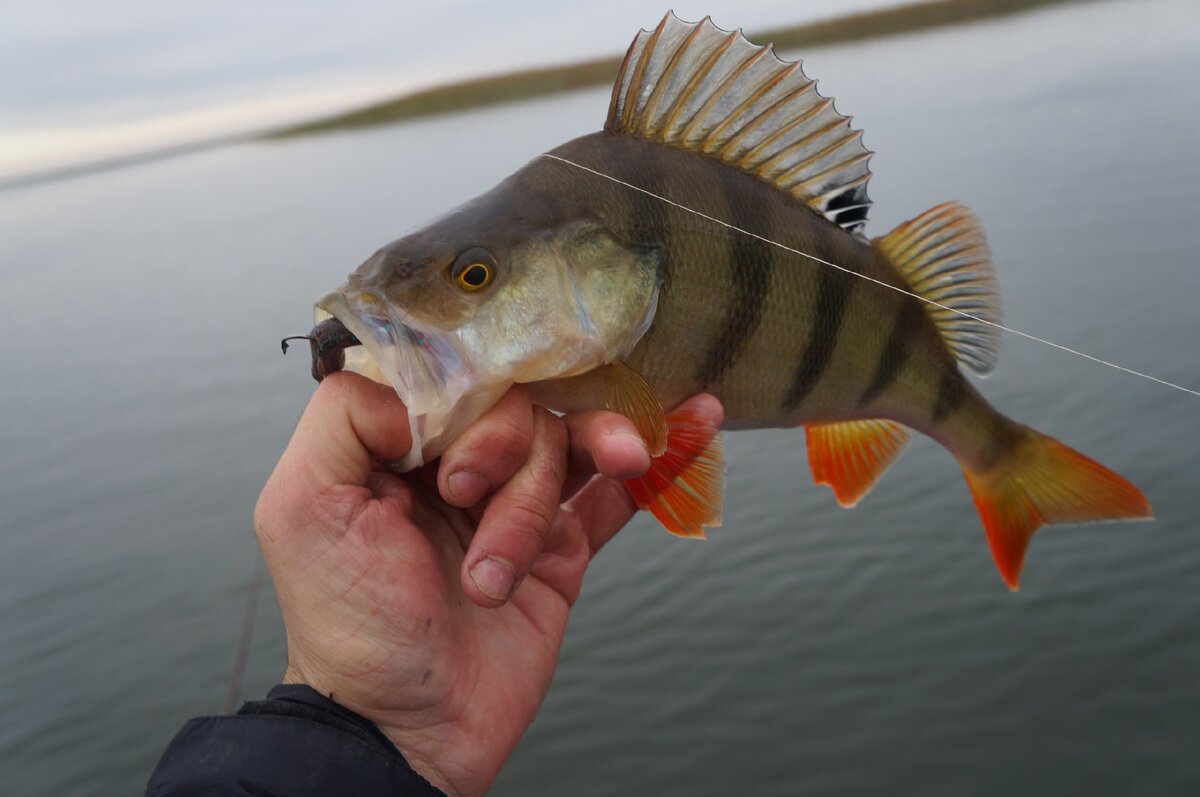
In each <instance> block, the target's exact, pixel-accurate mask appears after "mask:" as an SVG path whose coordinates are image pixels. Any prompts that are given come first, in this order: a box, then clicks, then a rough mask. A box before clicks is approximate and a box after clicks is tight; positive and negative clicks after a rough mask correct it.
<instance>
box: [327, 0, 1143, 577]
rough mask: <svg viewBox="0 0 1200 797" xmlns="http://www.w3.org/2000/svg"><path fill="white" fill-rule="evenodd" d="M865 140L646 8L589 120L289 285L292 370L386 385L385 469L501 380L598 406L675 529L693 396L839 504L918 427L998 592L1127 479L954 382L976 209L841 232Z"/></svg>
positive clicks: (693, 483) (749, 52)
mask: <svg viewBox="0 0 1200 797" xmlns="http://www.w3.org/2000/svg"><path fill="white" fill-rule="evenodd" d="M870 157H871V153H870V152H869V151H868V150H867V149H866V148H865V147H863V145H862V142H861V133H860V132H859V131H856V130H853V129H852V128H851V127H850V121H849V119H848V118H847V117H844V116H842V115H840V114H839V113H838V112H837V111H836V110H835V109H834V106H833V102H832V100H831V99H828V98H824V97H822V96H821V95H820V94H818V93H817V91H816V89H815V84H814V83H813V81H811V80H809V79H808V78H807V77H806V76H805V75H804V73H803V70H802V69H800V66H799V64H789V63H785V62H783V61H781V60H779V59H778V58H777V57H775V55H774V53H773V52H772V51H771V49H770V47H769V46H768V47H756V46H755V45H753V44H751V43H750V42H748V41H747V40H746V39H745V38H744V37H742V36H741V35H740V34H739V33H729V32H727V31H722V30H720V29H719V28H717V27H716V26H715V25H713V24H712V22H711V21H709V20H707V19H706V20H703V21H701V22H698V23H686V22H682V21H681V20H679V19H678V18H676V17H675V16H674V15H672V14H670V13H668V14H667V16H665V17H664V18H663V20H662V22H661V23H660V24H659V26H658V27H657V28H655V29H654V31H642V32H640V33H639V34H638V35H637V37H636V38H635V39H634V41H633V44H632V45H631V46H630V48H629V51H628V53H627V54H626V56H625V59H624V61H623V62H622V64H621V67H620V69H619V70H618V73H617V77H616V82H615V84H614V87H613V93H612V100H611V103H610V107H609V115H608V119H607V121H606V123H605V126H604V129H603V130H602V131H601V132H598V133H594V134H591V135H587V136H583V137H580V138H577V139H575V140H573V141H569V142H567V143H565V144H563V145H562V146H560V147H558V148H557V149H555V150H553V151H552V152H550V153H547V156H546V157H538V158H535V159H534V160H533V161H531V162H530V163H529V164H527V165H526V166H524V167H523V168H521V169H520V170H518V171H517V172H516V173H514V174H513V175H512V176H510V177H509V178H508V179H506V180H505V181H503V182H502V183H501V184H500V185H498V186H496V187H495V188H493V189H492V190H491V191H488V192H486V193H484V194H482V195H480V196H479V197H477V198H476V199H474V200H472V201H470V202H468V203H466V204H465V205H463V206H462V207H460V208H457V209H456V210H454V211H452V212H451V213H449V214H447V215H445V216H443V217H441V218H439V219H437V220H435V221H433V222H431V223H430V224H428V225H427V226H425V227H423V228H421V229H419V230H417V231H416V232H413V233H411V234H409V235H407V236H405V237H404V238H401V239H399V240H397V241H394V242H392V243H391V244H388V245H386V246H384V247H383V248H381V249H380V250H379V251H377V252H376V253H375V254H374V255H373V256H372V257H371V258H369V259H368V260H367V262H365V263H364V264H363V265H362V266H360V267H359V269H358V270H357V271H356V272H355V273H354V274H352V275H351V276H350V278H349V279H348V280H347V282H346V284H345V285H343V286H342V287H341V288H339V289H338V290H336V291H334V292H332V293H330V294H328V295H327V296H325V297H324V298H322V299H321V300H320V301H319V302H318V303H317V321H318V324H317V326H316V327H314V329H313V332H312V333H311V335H310V341H311V344H312V348H313V357H314V366H313V367H314V375H315V376H317V378H318V379H320V378H322V377H323V376H324V374H325V373H327V372H328V371H330V370H336V368H337V367H339V365H341V363H342V362H343V359H344V363H345V367H346V368H347V369H350V370H356V371H358V372H360V373H362V374H365V375H368V376H371V377H372V378H375V379H379V380H381V381H386V382H388V383H390V384H392V385H394V386H395V388H396V391H397V393H398V394H399V395H400V398H401V399H402V400H403V401H404V403H405V405H406V407H407V408H408V413H409V420H410V428H411V432H412V439H413V443H414V444H413V447H412V450H411V451H410V452H409V453H408V454H407V455H406V456H405V458H404V459H403V460H402V461H401V462H399V463H394V465H393V466H394V467H396V468H398V469H400V470H404V469H408V468H411V467H415V466H418V465H421V464H423V463H424V462H427V461H429V460H430V459H432V458H434V457H437V456H438V455H439V454H440V453H441V452H443V451H444V450H445V449H446V447H447V446H449V445H450V444H452V443H453V441H454V439H455V438H456V437H457V436H458V435H459V434H461V433H462V431H463V430H464V429H465V428H466V427H467V426H468V425H469V424H470V423H472V422H473V421H474V420H475V419H477V418H478V417H479V416H480V415H481V414H482V413H484V412H486V411H487V409H488V408H489V407H490V406H491V405H492V404H494V403H495V401H497V400H498V399H499V397H500V396H501V395H502V394H503V393H504V391H505V390H507V389H508V388H509V387H510V386H511V385H512V384H514V383H518V382H519V383H525V384H527V385H528V386H529V389H530V391H531V393H532V395H533V396H534V399H535V401H537V402H538V403H541V404H544V405H546V406H548V407H551V408H552V409H557V410H560V411H564V412H570V411H577V410H594V409H601V408H606V409H610V410H613V411H616V412H621V413H623V414H625V415H626V416H627V417H629V419H630V420H631V421H632V422H633V424H634V426H635V428H636V429H637V430H638V432H639V433H640V434H641V435H642V437H643V439H644V440H645V441H646V445H647V450H648V452H649V453H650V454H651V463H650V470H649V471H648V472H647V473H646V474H645V475H644V476H641V477H639V478H636V479H630V480H628V481H627V482H626V487H627V489H628V492H629V494H630V496H631V497H632V498H633V500H634V501H635V502H636V503H637V504H638V506H640V507H642V508H644V509H648V510H649V511H651V512H653V513H654V515H655V517H657V518H658V519H659V520H660V521H661V522H662V524H663V525H664V526H665V527H666V528H667V529H668V530H670V531H671V532H673V533H675V534H678V535H681V536H688V537H701V536H703V535H704V529H705V528H706V527H710V528H711V527H713V526H717V525H720V522H721V507H722V504H723V469H724V459H723V455H722V453H721V445H720V439H719V436H718V432H717V430H716V429H713V428H712V426H711V424H710V423H708V422H707V421H705V420H704V419H703V418H702V417H700V416H697V415H696V414H695V413H694V411H691V410H689V409H688V408H687V407H688V405H686V404H684V405H683V406H682V407H679V406H678V405H680V404H681V403H682V402H684V400H685V399H687V398H688V397H689V396H692V395H694V394H696V393H699V392H709V393H712V394H714V395H715V396H716V397H717V398H719V399H720V400H721V403H722V405H723V406H724V409H725V418H726V422H725V428H728V429H744V428H761V427H781V428H789V427H803V429H804V435H805V439H806V442H807V449H808V459H809V465H810V467H811V470H812V475H813V479H814V481H816V482H818V483H819V484H824V485H827V486H829V487H830V488H831V489H832V490H833V493H834V496H835V498H836V499H837V501H838V502H839V503H840V504H842V505H843V506H853V505H854V504H855V503H857V502H858V501H859V500H861V499H862V498H863V497H864V496H865V495H866V494H867V493H868V492H869V491H870V489H871V487H872V486H873V484H874V483H875V481H876V480H877V479H878V477H879V476H880V474H881V473H882V472H883V471H884V470H885V469H886V468H887V467H888V465H889V464H890V463H891V462H892V461H893V460H894V459H895V458H896V456H897V455H898V454H899V453H900V451H901V450H902V449H903V447H904V445H905V443H906V442H907V440H908V438H909V436H910V431H909V430H910V429H912V430H916V431H919V432H922V433H924V434H926V435H928V436H930V437H932V438H934V439H935V440H936V441H937V442H939V443H941V444H942V445H943V446H944V447H945V448H946V449H947V450H948V451H949V452H950V453H951V454H952V455H953V456H954V457H955V458H956V459H957V460H958V462H959V464H960V465H961V466H962V469H963V474H964V476H965V478H966V480H967V484H968V487H969V488H970V491H971V494H972V497H973V498H974V501H975V504H976V507H977V509H978V511H979V516H980V519H981V520H982V522H983V527H984V531H985V534H986V538H987V542H988V546H989V548H990V550H991V554H992V557H993V559H994V561H995V563H996V566H997V568H998V569H999V571H1000V574H1001V576H1002V578H1003V580H1004V582H1005V583H1006V584H1007V585H1008V586H1009V587H1011V588H1013V589H1015V588H1016V587H1017V582H1018V577H1019V575H1020V571H1021V567H1022V565H1023V562H1024V557H1025V552H1026V549H1027V547H1028V545H1029V541H1030V539H1031V538H1032V536H1033V534H1034V532H1035V531H1036V530H1037V529H1038V528H1039V527H1041V526H1043V525H1046V524H1052V523H1073V522H1086V521H1093V520H1113V519H1137V518H1146V517H1149V516H1150V514H1151V510H1150V505H1149V503H1148V502H1147V501H1146V499H1145V497H1144V496H1143V495H1142V494H1141V492H1140V491H1139V490H1138V489H1137V488H1136V487H1134V486H1133V485H1132V484H1130V483H1128V482H1127V481H1125V480H1124V479H1122V478H1121V477H1120V476H1118V475H1117V474H1115V473H1113V472H1112V471H1109V470H1108V469H1106V468H1104V467H1103V466H1102V465H1100V464H1099V463H1096V462H1094V461H1092V460H1090V459H1088V458H1087V457H1084V456H1083V455H1082V454H1079V453H1078V452H1076V451H1073V450H1071V449H1070V448H1068V447H1066V446H1065V445H1063V444H1062V443H1059V442H1058V441H1056V440H1054V439H1053V438H1050V437H1048V436H1046V435H1043V434H1041V433H1039V432H1036V431H1034V430H1033V429H1030V428H1029V427H1026V426H1023V425H1021V424H1019V423H1017V422H1016V421H1013V420H1011V419H1009V418H1006V417H1005V416H1004V415H1002V414H1001V413H999V412H998V411H997V410H996V409H995V408H993V407H992V406H991V405H990V404H989V403H988V402H987V400H986V399H985V398H984V397H983V396H982V395H981V394H980V393H979V392H978V391H977V390H976V389H975V387H974V386H973V385H972V383H971V382H969V381H968V380H967V378H966V377H965V376H964V374H963V373H962V370H961V368H960V366H964V367H966V368H969V369H971V370H973V371H975V372H976V373H979V374H986V373H988V372H989V371H990V370H992V368H993V367H994V366H995V361H996V357H997V353H998V345H999V335H998V324H999V321H1000V300H999V291H998V287H997V284H996V280H995V276H994V273H993V271H992V265H991V256H990V253H989V251H988V247H987V242H986V238H985V236H984V233H983V228H982V225H981V224H980V222H979V220H978V219H976V218H975V216H974V215H973V214H972V213H971V212H970V211H969V210H967V209H966V208H965V207H963V206H962V205H960V204H958V203H956V202H947V203H944V204H942V205H938V206H936V207H934V208H932V209H930V210H928V211H926V212H924V213H922V214H920V215H918V216H916V217H915V218H913V219H911V220H909V221H907V222H904V223H903V224H901V225H899V226H898V227H896V228H895V229H894V230H892V231H891V232H888V233H887V234H885V235H883V236H880V237H877V238H874V239H870V240H869V239H867V238H866V237H865V234H864V228H865V225H866V220H867V211H868V209H869V207H870V204H871V202H870V199H869V198H868V197H867V183H868V181H869V178H870V171H869V170H868V169H867V161H868V159H869V158H870ZM819 261H825V262H824V263H823V262H819ZM829 264H833V265H829ZM358 343H361V346H356V345H355V344H358ZM797 434H798V433H797Z"/></svg>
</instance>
